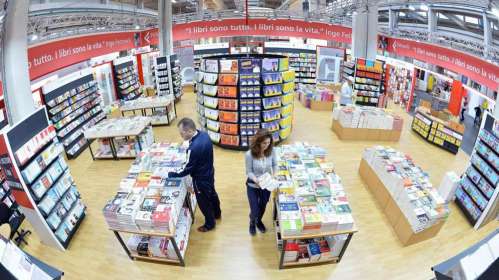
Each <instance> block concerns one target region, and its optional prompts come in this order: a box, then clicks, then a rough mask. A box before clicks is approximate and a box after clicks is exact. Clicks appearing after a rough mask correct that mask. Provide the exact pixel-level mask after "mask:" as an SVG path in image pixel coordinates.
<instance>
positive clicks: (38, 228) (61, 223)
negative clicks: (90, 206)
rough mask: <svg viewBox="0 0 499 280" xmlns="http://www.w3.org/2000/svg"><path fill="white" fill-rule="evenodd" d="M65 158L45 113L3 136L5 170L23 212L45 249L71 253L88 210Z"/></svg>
mask: <svg viewBox="0 0 499 280" xmlns="http://www.w3.org/2000/svg"><path fill="white" fill-rule="evenodd" d="M62 152H63V147H62V144H61V143H60V142H59V141H58V139H57V137H56V129H55V127H54V126H53V125H51V124H50V122H49V119H48V117H47V112H46V109H45V107H42V108H40V109H39V110H37V111H36V112H34V113H33V114H31V115H30V116H28V117H27V118H26V119H24V120H22V121H20V122H19V123H17V124H16V125H15V126H12V127H10V128H9V129H8V130H7V131H5V132H4V133H3V134H1V135H0V158H1V160H0V162H1V163H0V165H1V167H2V169H3V170H4V171H5V175H6V182H7V183H8V185H9V187H10V188H11V192H12V195H13V196H14V197H15V200H16V202H17V203H18V205H19V209H20V211H21V212H22V213H23V214H24V215H25V216H26V218H27V219H28V221H29V222H30V224H31V226H32V227H33V229H34V231H35V232H36V233H37V235H38V236H39V238H40V240H41V241H42V242H43V243H45V244H47V245H49V246H51V247H54V248H57V249H60V250H65V249H67V248H68V246H69V243H70V242H71V239H72V238H73V236H74V234H75V233H76V231H77V230H78V228H79V226H80V224H81V222H82V221H83V219H84V218H85V210H86V206H85V205H84V204H83V202H82V201H81V199H80V194H79V192H78V190H77V189H76V187H75V182H74V180H73V178H72V176H71V173H70V170H69V167H68V166H67V164H66V162H65V160H64V157H63V156H62V155H61V153H62Z"/></svg>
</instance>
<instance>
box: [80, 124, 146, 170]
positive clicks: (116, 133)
mask: <svg viewBox="0 0 499 280" xmlns="http://www.w3.org/2000/svg"><path fill="white" fill-rule="evenodd" d="M131 121H133V126H129V125H128V124H130V122H131ZM150 125H151V120H150V119H149V118H146V117H132V118H116V119H106V120H104V121H102V122H100V123H99V124H98V125H95V126H93V127H91V128H89V129H87V130H85V132H84V134H85V138H86V139H87V142H88V147H89V150H90V154H91V155H92V159H93V160H95V159H115V160H117V159H119V158H135V156H136V155H132V154H129V155H119V154H118V149H117V148H116V145H115V138H121V137H123V138H127V139H128V138H129V137H135V139H136V141H137V143H138V146H139V150H142V148H143V147H142V144H141V143H140V140H139V139H138V137H139V135H141V134H142V132H143V131H144V130H146V128H148V127H150ZM96 139H102V140H108V141H109V145H110V153H109V154H107V153H106V154H102V153H99V152H98V153H97V154H94V152H93V151H92V147H91V145H90V144H91V141H93V140H96Z"/></svg>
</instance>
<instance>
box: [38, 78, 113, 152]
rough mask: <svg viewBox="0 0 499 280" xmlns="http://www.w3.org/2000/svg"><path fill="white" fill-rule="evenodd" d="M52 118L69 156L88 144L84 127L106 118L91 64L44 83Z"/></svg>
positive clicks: (44, 96)
mask: <svg viewBox="0 0 499 280" xmlns="http://www.w3.org/2000/svg"><path fill="white" fill-rule="evenodd" d="M42 91H43V101H44V103H45V104H47V110H48V114H49V117H50V120H51V121H52V123H53V124H54V127H55V128H56V130H57V138H58V139H59V142H61V143H62V144H63V145H64V150H65V152H66V155H67V157H68V159H74V158H76V157H77V156H78V155H80V154H81V153H82V152H83V150H84V149H85V148H86V147H87V141H85V139H84V137H83V131H85V129H88V128H90V127H92V126H93V125H95V124H96V123H99V122H100V121H101V120H103V119H104V118H106V115H105V113H104V112H103V111H102V108H101V104H102V99H101V96H100V94H99V90H98V87H97V82H96V81H95V80H94V76H93V73H92V69H91V68H87V69H84V70H82V71H79V72H77V73H73V74H71V75H68V76H66V77H64V78H62V79H58V80H56V81H54V82H51V83H48V84H46V85H44V86H43V87H42Z"/></svg>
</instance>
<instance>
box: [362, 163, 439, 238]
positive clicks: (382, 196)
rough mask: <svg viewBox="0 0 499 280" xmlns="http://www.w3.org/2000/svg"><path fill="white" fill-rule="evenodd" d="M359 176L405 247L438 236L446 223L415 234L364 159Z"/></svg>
mask: <svg viewBox="0 0 499 280" xmlns="http://www.w3.org/2000/svg"><path fill="white" fill-rule="evenodd" d="M359 175H360V177H361V178H362V181H364V183H365V185H366V187H367V188H368V189H369V190H370V191H371V193H372V194H373V196H374V197H375V198H376V200H377V201H378V206H379V207H380V208H381V209H383V212H385V216H386V218H387V220H388V222H389V223H390V224H391V225H392V227H393V230H394V232H395V234H397V236H398V238H399V240H400V242H401V243H402V244H403V245H404V246H408V245H411V244H415V243H418V242H421V241H424V240H427V239H430V238H432V237H434V236H435V235H437V234H438V232H439V231H440V229H441V228H442V226H443V225H444V222H440V223H437V224H435V225H433V226H431V227H429V228H427V229H425V230H423V231H421V232H418V233H414V232H413V231H412V228H411V225H410V224H409V221H407V219H406V217H405V216H404V214H403V213H402V211H401V210H400V208H399V207H398V205H397V203H396V202H395V201H394V200H393V198H392V196H391V195H390V193H389V192H388V190H387V189H386V187H385V185H383V183H382V182H381V180H380V179H379V178H378V175H376V173H375V172H374V170H373V169H372V168H371V167H370V166H369V164H368V163H367V162H366V161H365V160H364V159H362V160H361V162H360V166H359Z"/></svg>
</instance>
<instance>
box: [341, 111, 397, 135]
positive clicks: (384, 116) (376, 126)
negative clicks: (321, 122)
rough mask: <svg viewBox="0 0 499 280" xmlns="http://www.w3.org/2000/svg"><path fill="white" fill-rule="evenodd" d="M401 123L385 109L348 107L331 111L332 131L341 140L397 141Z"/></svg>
mask: <svg viewBox="0 0 499 280" xmlns="http://www.w3.org/2000/svg"><path fill="white" fill-rule="evenodd" d="M403 123H404V120H403V119H402V117H400V116H399V115H396V114H394V113H392V112H390V111H389V110H387V109H382V108H375V107H368V106H350V105H349V106H343V107H336V108H335V109H334V110H333V120H332V130H333V131H334V132H335V133H336V135H337V136H338V138H340V139H341V140H373V141H398V140H399V139H400V135H401V133H402V127H403Z"/></svg>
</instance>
